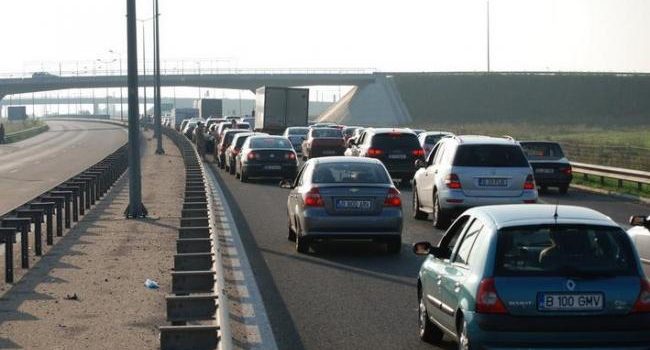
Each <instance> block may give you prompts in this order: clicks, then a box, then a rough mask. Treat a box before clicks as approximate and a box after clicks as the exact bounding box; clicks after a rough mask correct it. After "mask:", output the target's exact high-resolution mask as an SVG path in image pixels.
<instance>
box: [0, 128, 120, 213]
mask: <svg viewBox="0 0 650 350" xmlns="http://www.w3.org/2000/svg"><path fill="white" fill-rule="evenodd" d="M48 125H49V126H50V130H49V131H47V132H45V133H42V134H40V135H37V136H34V137H32V138H29V139H27V140H24V141H21V142H17V143H12V144H8V145H0V215H2V214H4V213H6V212H7V211H9V210H11V209H13V208H15V207H16V206H19V205H21V204H22V203H24V202H26V201H28V200H30V199H32V198H34V197H36V196H38V195H39V194H41V193H43V192H44V191H47V190H49V189H50V188H52V187H54V186H56V185H58V184H59V183H61V182H63V181H65V180H67V179H68V178H70V177H72V176H74V175H76V174H77V173H79V172H81V171H82V170H84V169H85V168H87V167H89V166H91V165H93V164H95V163H97V162H98V161H100V160H101V159H102V158H104V157H106V156H107V155H108V154H110V153H112V152H113V151H115V150H116V149H117V148H119V147H120V146H122V145H123V144H124V143H125V142H126V140H127V133H126V129H124V128H122V127H119V126H116V125H109V124H102V123H92V122H78V121H49V122H48Z"/></svg>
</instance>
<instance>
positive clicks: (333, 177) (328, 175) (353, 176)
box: [312, 162, 390, 184]
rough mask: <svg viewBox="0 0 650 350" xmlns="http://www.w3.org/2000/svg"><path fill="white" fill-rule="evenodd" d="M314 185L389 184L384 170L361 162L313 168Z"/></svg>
mask: <svg viewBox="0 0 650 350" xmlns="http://www.w3.org/2000/svg"><path fill="white" fill-rule="evenodd" d="M312 182H313V183H315V184H330V183H334V184H344V183H351V184H361V183H364V184H368V183H369V184H389V183H390V179H389V178H388V175H386V170H384V167H383V166H382V165H380V164H376V163H361V162H327V163H321V164H317V165H316V166H315V167H314V173H313V175H312Z"/></svg>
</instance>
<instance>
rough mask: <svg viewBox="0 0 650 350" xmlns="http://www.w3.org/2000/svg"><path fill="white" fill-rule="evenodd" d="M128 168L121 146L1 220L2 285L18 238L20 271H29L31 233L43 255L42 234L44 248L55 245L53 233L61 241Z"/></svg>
mask: <svg viewBox="0 0 650 350" xmlns="http://www.w3.org/2000/svg"><path fill="white" fill-rule="evenodd" d="M127 167H128V152H127V145H126V144H125V145H123V146H122V147H120V148H119V149H117V150H116V151H115V152H113V153H112V154H110V155H108V156H106V157H105V158H104V159H102V160H101V161H99V162H97V163H96V164H95V165H93V166H91V167H89V168H87V169H86V170H84V171H82V172H80V173H79V174H77V175H75V176H73V177H71V178H69V179H68V180H66V181H64V182H62V183H60V184H59V185H57V186H55V187H53V188H52V189H50V190H48V191H45V192H43V193H42V194H40V195H38V196H37V197H35V198H33V199H31V200H29V201H27V202H25V203H23V204H22V205H20V206H18V207H16V208H14V209H12V210H10V211H9V212H8V213H3V214H2V215H1V216H0V240H1V241H2V243H5V281H6V282H7V283H13V282H14V261H13V260H14V258H13V253H14V252H13V244H14V243H15V242H16V234H18V233H19V234H20V245H21V250H20V255H21V267H22V268H23V269H28V268H29V254H30V250H31V249H30V247H31V246H30V238H29V233H30V232H32V231H33V233H34V241H33V242H34V246H33V247H34V248H33V249H34V253H35V255H36V256H40V255H42V254H43V246H42V233H43V232H42V230H43V224H45V225H44V226H45V229H46V233H45V234H46V244H47V245H53V244H54V232H55V231H56V236H58V237H61V236H63V233H64V228H65V229H70V228H71V227H72V226H73V225H74V223H76V222H78V221H79V220H80V218H81V217H82V216H83V215H85V214H86V211H87V210H90V209H91V208H92V207H93V205H95V204H96V203H97V202H98V201H99V200H101V198H102V196H103V195H104V194H106V193H107V192H108V191H109V190H110V189H111V188H112V186H113V184H115V182H116V181H117V180H118V179H119V178H120V177H121V176H122V174H123V173H124V171H126V168H127Z"/></svg>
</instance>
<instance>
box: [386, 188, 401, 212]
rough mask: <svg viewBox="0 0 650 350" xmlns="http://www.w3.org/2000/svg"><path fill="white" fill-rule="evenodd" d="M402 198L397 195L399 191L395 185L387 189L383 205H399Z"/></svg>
mask: <svg viewBox="0 0 650 350" xmlns="http://www.w3.org/2000/svg"><path fill="white" fill-rule="evenodd" d="M401 206H402V199H401V198H400V196H399V191H398V190H397V189H396V188H395V187H391V188H389V189H388V194H387V195H386V199H384V207H401Z"/></svg>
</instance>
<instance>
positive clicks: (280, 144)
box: [250, 137, 293, 149]
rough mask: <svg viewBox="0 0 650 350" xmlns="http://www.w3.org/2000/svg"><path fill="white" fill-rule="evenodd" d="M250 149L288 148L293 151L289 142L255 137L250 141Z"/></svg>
mask: <svg viewBox="0 0 650 350" xmlns="http://www.w3.org/2000/svg"><path fill="white" fill-rule="evenodd" d="M250 148H279V149H283V148H288V149H293V146H291V142H289V140H287V139H285V138H279V137H256V138H254V139H251V142H250Z"/></svg>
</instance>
